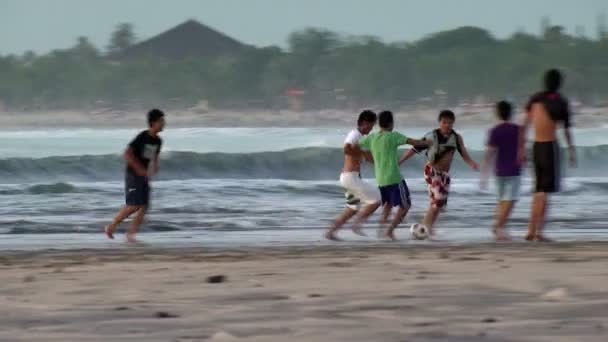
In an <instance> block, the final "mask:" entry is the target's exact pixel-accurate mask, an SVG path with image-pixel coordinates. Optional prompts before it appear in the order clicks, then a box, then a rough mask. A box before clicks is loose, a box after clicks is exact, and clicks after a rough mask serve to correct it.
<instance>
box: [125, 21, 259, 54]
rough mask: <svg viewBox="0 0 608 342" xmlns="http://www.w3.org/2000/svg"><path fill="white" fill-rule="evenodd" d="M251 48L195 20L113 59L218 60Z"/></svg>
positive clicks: (134, 46) (139, 44)
mask: <svg viewBox="0 0 608 342" xmlns="http://www.w3.org/2000/svg"><path fill="white" fill-rule="evenodd" d="M247 47H248V45H246V44H243V43H241V42H239V41H238V40H236V39H234V38H231V37H228V36H227V35H225V34H223V33H221V32H219V31H216V30H214V29H212V28H210V27H208V26H206V25H204V24H201V23H199V22H198V21H196V20H188V21H186V22H184V23H182V24H179V25H177V26H175V27H174V28H172V29H169V30H168V31H165V32H163V33H161V34H159V35H157V36H154V37H152V38H150V39H148V40H145V41H143V42H141V43H138V44H135V45H133V46H131V47H130V48H128V49H126V50H125V51H123V52H121V53H119V54H118V55H116V56H113V59H120V60H125V59H127V60H128V59H134V58H139V57H159V58H162V59H171V60H175V59H183V58H187V57H216V56H220V55H227V54H233V53H237V52H239V51H240V50H242V49H245V48H247Z"/></svg>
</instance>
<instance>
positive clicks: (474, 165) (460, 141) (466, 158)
mask: <svg viewBox="0 0 608 342" xmlns="http://www.w3.org/2000/svg"><path fill="white" fill-rule="evenodd" d="M457 139H458V145H459V146H460V155H461V156H462V159H463V160H464V161H465V162H466V163H467V164H468V165H469V166H470V167H471V169H473V170H475V171H479V166H478V165H477V163H476V162H475V161H474V160H473V158H471V155H469V151H467V148H466V147H465V146H464V140H463V139H462V136H461V135H458V136H457Z"/></svg>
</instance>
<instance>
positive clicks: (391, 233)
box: [384, 229, 397, 241]
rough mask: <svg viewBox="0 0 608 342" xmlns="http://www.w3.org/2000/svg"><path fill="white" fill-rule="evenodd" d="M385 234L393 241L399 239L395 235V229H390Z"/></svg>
mask: <svg viewBox="0 0 608 342" xmlns="http://www.w3.org/2000/svg"><path fill="white" fill-rule="evenodd" d="M384 236H385V237H386V238H387V239H390V240H391V241H397V237H396V236H395V229H388V230H387V231H386V234H384Z"/></svg>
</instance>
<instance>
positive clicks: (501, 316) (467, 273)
mask: <svg viewBox="0 0 608 342" xmlns="http://www.w3.org/2000/svg"><path fill="white" fill-rule="evenodd" d="M607 247H608V244H606V243H572V244H552V245H523V244H513V245H491V244H489V245H473V246H442V247H441V246H414V247H412V246H409V247H404V246H390V245H386V247H385V246H381V245H380V246H378V245H376V246H370V247H364V246H361V247H333V246H329V247H310V248H301V247H291V248H287V247H285V248H265V249H240V250H232V251H230V250H224V251H219V250H215V251H214V250H202V249H162V250H157V249H152V248H134V249H115V250H105V251H67V252H61V251H47V252H34V253H32V252H29V253H26V252H2V253H0V267H1V270H0V277H1V278H0V284H1V287H0V308H1V309H0V310H1V311H0V341H277V342H279V341H280V342H284V341H287V342H298V341H302V342H316V341H349V342H355V341H361V342H370V341H395V342H405V341H411V342H413V341H463V342H464V341H467V342H468V341H472V342H476V341H552V342H557V341H568V342H571V341H606V340H607V337H606V336H607V332H608V330H607V329H608V285H607V284H608V271H607V270H606V262H607V261H608V248H607ZM213 275H223V276H225V277H226V279H225V281H224V282H220V283H214V284H213V283H208V282H207V279H208V277H209V276H213ZM220 280H221V279H220Z"/></svg>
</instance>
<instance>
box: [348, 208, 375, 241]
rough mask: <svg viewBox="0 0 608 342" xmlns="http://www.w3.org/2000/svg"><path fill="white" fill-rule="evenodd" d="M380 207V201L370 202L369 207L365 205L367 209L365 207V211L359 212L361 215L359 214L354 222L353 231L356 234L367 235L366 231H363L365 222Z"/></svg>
mask: <svg viewBox="0 0 608 342" xmlns="http://www.w3.org/2000/svg"><path fill="white" fill-rule="evenodd" d="M378 207H380V202H376V203H373V204H370V205H368V206H367V207H365V209H363V211H362V212H361V213H360V214H359V216H357V219H356V220H355V223H354V224H353V232H354V233H355V234H357V235H361V236H365V233H363V231H362V228H363V224H364V223H365V222H366V221H367V219H368V218H369V217H370V216H371V215H372V214H373V213H374V212H376V210H377V209H378Z"/></svg>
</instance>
